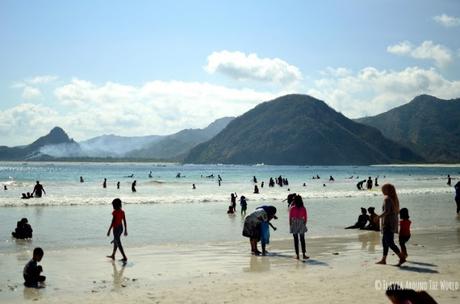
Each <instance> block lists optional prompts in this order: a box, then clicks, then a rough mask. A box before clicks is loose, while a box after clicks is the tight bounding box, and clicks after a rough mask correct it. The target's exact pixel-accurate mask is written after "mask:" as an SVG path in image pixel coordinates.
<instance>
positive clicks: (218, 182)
mask: <svg viewBox="0 0 460 304" xmlns="http://www.w3.org/2000/svg"><path fill="white" fill-rule="evenodd" d="M217 184H218V185H219V187H220V184H221V181H220V179H219V180H217Z"/></svg>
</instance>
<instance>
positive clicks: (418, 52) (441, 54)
mask: <svg viewBox="0 0 460 304" xmlns="http://www.w3.org/2000/svg"><path fill="white" fill-rule="evenodd" d="M387 52H389V53H392V54H396V55H408V56H410V57H412V58H416V59H431V60H434V61H435V63H436V65H437V66H439V67H444V66H446V65H448V64H449V63H450V62H451V61H452V51H451V50H450V49H448V48H447V47H445V46H443V45H441V44H434V43H433V41H429V40H426V41H423V42H422V44H420V45H419V46H418V47H414V46H413V45H412V44H411V43H410V42H408V41H402V42H400V43H397V44H395V45H390V46H388V47H387Z"/></svg>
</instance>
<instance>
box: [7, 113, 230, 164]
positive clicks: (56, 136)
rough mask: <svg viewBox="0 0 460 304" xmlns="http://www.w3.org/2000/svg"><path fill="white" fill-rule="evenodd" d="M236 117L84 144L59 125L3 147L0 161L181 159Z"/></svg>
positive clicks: (102, 139)
mask: <svg viewBox="0 0 460 304" xmlns="http://www.w3.org/2000/svg"><path fill="white" fill-rule="evenodd" d="M232 119H233V117H224V118H221V119H218V120H216V121H214V122H213V123H211V124H210V125H209V126H208V127H206V128H204V129H186V130H182V131H180V132H177V133H175V134H172V135H163V136H161V135H150V136H134V137H127V136H117V135H102V136H97V137H94V138H91V139H88V140H85V141H82V142H81V143H77V142H76V141H74V140H73V139H70V138H69V136H68V135H67V133H66V132H65V131H64V130H63V129H62V128H60V127H55V128H53V129H52V130H51V131H50V133H49V134H47V135H45V136H43V137H40V138H39V139H38V140H36V141H35V142H33V143H32V144H30V145H25V146H20V147H6V146H0V160H53V159H82V160H84V159H88V158H95V159H107V158H115V159H138V160H142V159H149V160H174V161H179V160H181V158H180V157H181V156H182V158H183V157H184V156H185V154H187V152H188V151H189V150H190V149H191V148H193V147H194V146H196V145H198V144H199V143H202V142H204V141H206V140H208V139H210V138H212V137H213V136H214V135H216V134H217V133H219V132H220V131H221V130H222V129H223V128H224V127H225V126H226V125H227V124H228V123H229V122H230V121H231V120H232Z"/></svg>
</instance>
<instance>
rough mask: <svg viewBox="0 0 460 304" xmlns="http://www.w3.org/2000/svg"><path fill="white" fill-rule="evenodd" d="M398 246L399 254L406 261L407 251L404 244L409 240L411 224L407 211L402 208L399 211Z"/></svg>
mask: <svg viewBox="0 0 460 304" xmlns="http://www.w3.org/2000/svg"><path fill="white" fill-rule="evenodd" d="M399 218H400V219H401V221H399V246H401V254H402V255H403V256H404V257H405V258H406V259H407V249H406V243H407V242H408V241H409V239H410V224H411V223H412V222H411V221H410V220H409V210H407V208H402V209H401V210H400V211H399Z"/></svg>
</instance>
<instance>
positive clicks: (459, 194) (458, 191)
mask: <svg viewBox="0 0 460 304" xmlns="http://www.w3.org/2000/svg"><path fill="white" fill-rule="evenodd" d="M454 188H455V203H456V204H457V214H459V213H460V181H459V182H457V183H456V184H455V186H454Z"/></svg>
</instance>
